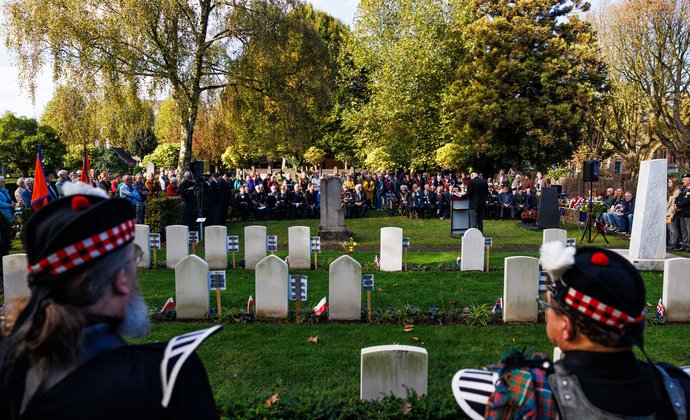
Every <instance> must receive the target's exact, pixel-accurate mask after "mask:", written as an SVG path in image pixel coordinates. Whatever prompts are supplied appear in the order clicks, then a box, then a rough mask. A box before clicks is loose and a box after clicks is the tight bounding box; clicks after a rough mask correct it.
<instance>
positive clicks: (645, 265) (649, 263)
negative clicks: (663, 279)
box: [611, 249, 678, 271]
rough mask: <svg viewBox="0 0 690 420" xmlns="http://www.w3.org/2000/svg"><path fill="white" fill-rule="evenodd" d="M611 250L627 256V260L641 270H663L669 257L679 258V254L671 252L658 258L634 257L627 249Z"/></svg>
mask: <svg viewBox="0 0 690 420" xmlns="http://www.w3.org/2000/svg"><path fill="white" fill-rule="evenodd" d="M611 251H613V252H615V253H617V254H619V255H621V256H623V257H625V258H627V260H628V261H630V263H631V264H632V265H633V266H634V267H635V268H637V269H638V270H640V271H663V270H664V263H665V262H666V260H667V259H671V258H678V256H677V255H674V254H670V253H666V254H665V256H664V258H658V259H646V258H633V257H632V256H631V255H630V251H629V250H627V249H612V250H611Z"/></svg>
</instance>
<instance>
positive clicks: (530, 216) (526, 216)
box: [520, 209, 539, 223]
mask: <svg viewBox="0 0 690 420" xmlns="http://www.w3.org/2000/svg"><path fill="white" fill-rule="evenodd" d="M538 214H539V212H538V211H537V210H535V209H532V210H523V211H522V213H520V218H521V219H522V221H523V222H525V223H527V222H534V221H535V220H537V215H538Z"/></svg>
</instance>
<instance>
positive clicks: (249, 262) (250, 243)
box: [244, 226, 266, 270]
mask: <svg viewBox="0 0 690 420" xmlns="http://www.w3.org/2000/svg"><path fill="white" fill-rule="evenodd" d="M264 258H266V226H246V227H245V228H244V268H245V269H247V270H254V269H255V268H256V264H257V263H258V262H259V261H261V260H263V259H264Z"/></svg>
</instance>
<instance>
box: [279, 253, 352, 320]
mask: <svg viewBox="0 0 690 420" xmlns="http://www.w3.org/2000/svg"><path fill="white" fill-rule="evenodd" d="M290 263H292V261H290ZM328 304H329V307H328V319H330V320H334V321H359V320H360V319H361V318H362V265H361V264H360V263H358V262H357V261H356V260H355V259H354V258H352V257H350V256H349V255H343V256H341V257H340V258H338V259H337V260H335V261H333V262H332V263H331V265H330V266H329V267H328Z"/></svg>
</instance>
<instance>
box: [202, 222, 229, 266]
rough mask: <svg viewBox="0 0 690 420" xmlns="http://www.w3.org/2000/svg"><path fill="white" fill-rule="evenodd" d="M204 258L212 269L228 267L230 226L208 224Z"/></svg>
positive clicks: (205, 230)
mask: <svg viewBox="0 0 690 420" xmlns="http://www.w3.org/2000/svg"><path fill="white" fill-rule="evenodd" d="M204 238H205V239H204V258H205V259H206V262H207V263H208V266H209V268H210V269H211V270H225V269H226V268H228V227H227V226H218V225H214V226H206V227H205V228H204Z"/></svg>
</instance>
